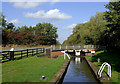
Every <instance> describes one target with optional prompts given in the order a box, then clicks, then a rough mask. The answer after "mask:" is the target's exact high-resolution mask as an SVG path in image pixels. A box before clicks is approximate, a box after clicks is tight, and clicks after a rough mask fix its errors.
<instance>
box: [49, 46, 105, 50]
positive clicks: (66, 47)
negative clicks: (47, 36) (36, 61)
mask: <svg viewBox="0 0 120 84" xmlns="http://www.w3.org/2000/svg"><path fill="white" fill-rule="evenodd" d="M51 48H52V50H61V49H63V50H64V49H100V48H106V47H105V46H99V45H72V46H68V45H51Z"/></svg>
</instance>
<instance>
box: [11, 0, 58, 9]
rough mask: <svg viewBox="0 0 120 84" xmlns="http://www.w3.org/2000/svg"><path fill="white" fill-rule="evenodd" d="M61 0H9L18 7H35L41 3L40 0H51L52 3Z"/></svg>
mask: <svg viewBox="0 0 120 84" xmlns="http://www.w3.org/2000/svg"><path fill="white" fill-rule="evenodd" d="M59 1H60V0H9V2H12V3H13V6H14V7H16V8H24V9H27V8H35V7H37V6H39V5H40V2H50V3H51V4H55V3H56V2H59Z"/></svg>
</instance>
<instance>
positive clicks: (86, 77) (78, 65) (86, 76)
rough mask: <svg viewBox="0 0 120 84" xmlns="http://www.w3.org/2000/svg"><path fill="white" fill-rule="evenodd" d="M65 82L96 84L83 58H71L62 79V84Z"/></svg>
mask: <svg viewBox="0 0 120 84" xmlns="http://www.w3.org/2000/svg"><path fill="white" fill-rule="evenodd" d="M66 82H79V83H80V82H84V83H85V82H86V84H87V83H88V82H91V83H94V84H96V83H97V80H96V79H95V76H94V75H93V74H92V72H91V70H90V68H89V67H88V64H87V63H86V61H85V58H84V57H73V58H72V59H71V62H70V64H69V66H68V70H67V73H66V75H65V77H64V79H63V84H64V83H66Z"/></svg>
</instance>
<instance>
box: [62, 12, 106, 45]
mask: <svg viewBox="0 0 120 84" xmlns="http://www.w3.org/2000/svg"><path fill="white" fill-rule="evenodd" d="M106 24H107V22H106V21H105V20H104V13H102V12H97V13H96V15H95V16H92V17H91V18H90V21H89V22H86V23H81V24H78V25H76V27H75V28H74V29H73V34H72V35H70V36H69V37H68V39H67V40H66V41H65V42H64V43H63V44H98V43H99V38H100V36H101V35H102V33H103V31H104V30H105V29H106V26H105V25H106Z"/></svg>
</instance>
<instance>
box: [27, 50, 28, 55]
mask: <svg viewBox="0 0 120 84" xmlns="http://www.w3.org/2000/svg"><path fill="white" fill-rule="evenodd" d="M27 57H28V49H27Z"/></svg>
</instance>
